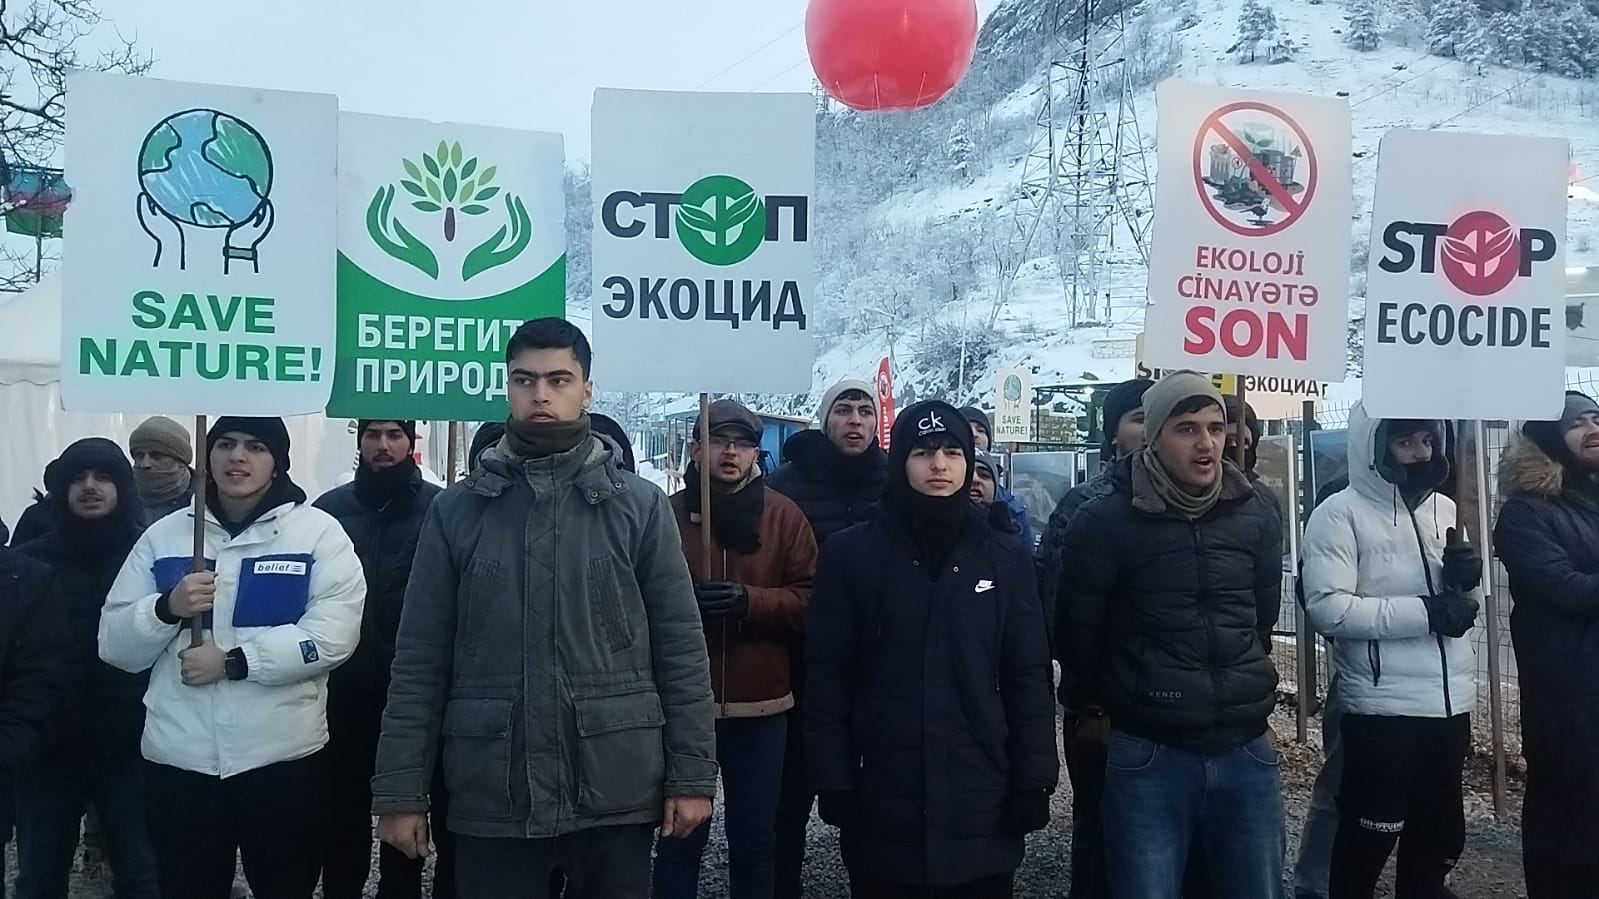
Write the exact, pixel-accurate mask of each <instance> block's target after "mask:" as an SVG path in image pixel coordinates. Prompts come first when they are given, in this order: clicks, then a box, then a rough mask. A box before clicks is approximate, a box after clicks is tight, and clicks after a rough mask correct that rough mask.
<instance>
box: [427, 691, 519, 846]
mask: <svg viewBox="0 0 1599 899" xmlns="http://www.w3.org/2000/svg"><path fill="white" fill-rule="evenodd" d="M514 708H515V704H514V703H512V701H511V700H509V699H452V700H450V703H449V704H448V705H446V706H445V707H444V778H445V785H446V786H447V787H448V789H449V793H450V810H451V812H453V813H458V814H460V815H461V816H462V817H466V818H478V819H486V820H508V819H509V818H510V817H511V715H512V712H513V710H514Z"/></svg>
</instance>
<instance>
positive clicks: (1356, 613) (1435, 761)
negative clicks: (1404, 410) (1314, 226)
mask: <svg viewBox="0 0 1599 899" xmlns="http://www.w3.org/2000/svg"><path fill="white" fill-rule="evenodd" d="M1444 432H1445V429H1444V424H1443V422H1441V421H1417V420H1409V419H1375V418H1372V417H1370V416H1368V415H1367V414H1366V411H1365V408H1364V407H1363V406H1362V405H1361V404H1359V403H1357V404H1356V405H1355V407H1354V408H1353V409H1352V410H1351V411H1350V415H1349V488H1348V489H1346V490H1342V491H1339V492H1338V493H1336V494H1334V495H1332V496H1331V497H1329V498H1328V499H1327V500H1326V501H1325V502H1323V503H1322V504H1321V505H1320V506H1317V507H1316V511H1315V512H1314V513H1313V514H1312V515H1311V519H1310V524H1309V525H1307V526H1306V528H1305V552H1304V573H1303V578H1304V584H1305V610H1306V612H1307V613H1308V614H1309V616H1310V621H1311V624H1312V625H1313V626H1314V627H1315V628H1316V630H1317V631H1318V632H1319V633H1321V634H1323V635H1325V636H1327V637H1331V638H1332V640H1333V643H1332V646H1333V653H1334V655H1335V664H1336V668H1337V670H1338V678H1339V688H1338V696H1339V702H1340V703H1341V711H1342V713H1343V715H1342V718H1341V722H1340V724H1339V730H1340V739H1341V741H1342V745H1343V755H1344V768H1343V776H1342V779H1341V780H1340V787H1339V793H1338V815H1339V822H1338V834H1337V836H1336V837H1335V838H1334V841H1333V856H1332V866H1331V872H1332V873H1331V879H1330V881H1329V883H1328V891H1329V895H1330V896H1331V897H1333V899H1370V897H1371V896H1372V894H1373V891H1374V890H1375V889H1376V887H1377V881H1378V878H1379V877H1380V876H1381V875H1382V870H1383V867H1384V866H1385V865H1386V864H1387V862H1388V856H1389V855H1390V854H1391V853H1392V852H1393V850H1394V846H1395V844H1397V845H1398V847H1399V867H1398V881H1397V887H1396V889H1397V891H1398V894H1399V895H1401V896H1437V895H1442V893H1441V892H1440V891H1441V890H1442V889H1443V885H1444V878H1445V877H1446V876H1447V875H1448V874H1449V870H1450V869H1451V868H1453V867H1454V864H1455V860H1456V859H1458V858H1459V857H1460V851H1461V849H1463V848H1464V847H1465V842H1466V830H1465V826H1466V822H1465V812H1464V810H1463V807H1462V801H1463V800H1462V795H1461V775H1462V768H1463V767H1464V765H1465V760H1466V754H1467V752H1469V751H1470V748H1471V709H1472V705H1473V703H1474V702H1475V701H1476V696H1477V686H1476V680H1475V675H1476V670H1477V664H1476V656H1475V654H1474V653H1473V651H1472V646H1471V641H1470V640H1469V639H1467V636H1466V635H1467V634H1468V633H1470V631H1471V627H1472V624H1473V622H1474V621H1475V620H1476V617H1477V600H1476V599H1475V598H1474V597H1473V596H1472V592H1473V591H1475V590H1476V588H1477V585H1478V584H1479V583H1480V582H1481V580H1482V558H1481V556H1480V555H1479V554H1478V553H1477V551H1476V550H1475V549H1474V548H1473V547H1472V546H1470V545H1469V544H1466V543H1462V542H1458V541H1455V540H1453V539H1452V538H1453V537H1454V535H1455V531H1454V528H1453V526H1452V525H1453V523H1454V521H1455V504H1454V501H1453V500H1451V499H1449V498H1448V497H1446V496H1443V495H1441V494H1440V493H1439V492H1438V489H1439V487H1440V486H1442V485H1443V483H1444V481H1445V480H1446V479H1447V478H1448V477H1449V460H1448V457H1447V456H1445V455H1444V453H1443V444H1444ZM1446 535H1447V537H1448V538H1450V539H1448V540H1447V541H1446Z"/></svg>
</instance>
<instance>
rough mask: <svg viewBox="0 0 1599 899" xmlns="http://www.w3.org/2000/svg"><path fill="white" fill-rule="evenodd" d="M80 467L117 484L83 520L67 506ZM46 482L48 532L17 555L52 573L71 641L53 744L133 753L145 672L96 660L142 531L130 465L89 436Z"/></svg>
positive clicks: (139, 732)
mask: <svg viewBox="0 0 1599 899" xmlns="http://www.w3.org/2000/svg"><path fill="white" fill-rule="evenodd" d="M87 468H94V469H98V470H99V471H102V472H104V473H105V474H107V475H110V477H111V479H112V481H113V482H114V483H115V484H116V487H117V506H116V509H115V510H114V511H113V512H112V513H111V515H110V516H108V517H107V518H103V519H99V520H96V521H84V520H82V519H79V518H77V517H75V516H73V515H72V514H71V512H70V511H68V509H67V497H68V495H69V494H70V491H71V486H70V485H71V483H72V480H73V478H74V477H76V476H77V475H78V474H79V473H80V472H82V471H83V470H85V469H87ZM45 478H46V482H47V484H49V493H48V496H49V500H48V502H49V517H50V531H49V532H48V533H46V534H44V535H43V536H40V537H35V538H34V539H33V540H31V541H29V542H28V543H26V544H24V545H22V546H21V547H20V548H18V550H17V551H18V552H19V553H21V554H22V555H25V556H28V557H29V558H32V559H34V560H37V561H39V562H43V563H44V564H46V565H48V566H50V568H51V569H52V570H54V572H55V579H56V585H57V588H58V589H59V591H60V597H61V601H62V604H63V608H64V609H65V611H66V616H67V626H68V631H69V634H70V636H71V639H72V653H71V658H72V667H73V672H74V677H73V683H72V693H71V694H70V695H69V697H68V699H67V701H66V703H65V707H64V709H63V711H62V717H61V722H60V733H59V737H60V739H59V740H58V741H57V743H55V744H54V745H55V746H57V747H58V748H60V749H62V750H63V751H66V752H69V753H75V754H76V753H86V754H87V753H92V754H94V755H96V756H100V757H125V756H128V755H134V756H137V755H138V753H139V743H140V739H141V738H142V737H143V735H144V694H145V690H146V689H147V688H148V687H149V685H150V675H149V673H148V672H145V673H143V674H129V673H128V672H126V671H122V670H120V669H118V668H114V667H112V666H110V665H108V664H106V663H105V662H102V661H100V645H99V634H100V610H101V608H103V607H104V606H105V601H106V595H107V594H109V593H110V592H111V585H112V583H114V582H115V581H116V579H117V574H118V573H119V572H121V570H122V564H123V562H125V561H127V558H128V554H129V553H130V552H132V551H133V545H134V544H135V543H137V542H138V540H139V535H140V534H141V533H143V530H144V525H143V520H144V507H143V506H142V505H140V503H139V494H138V493H137V491H136V488H135V486H134V481H133V468H132V466H131V465H130V464H129V463H128V461H127V457H126V456H124V455H123V454H122V449H121V448H120V447H118V446H117V445H116V444H115V443H112V442H111V441H109V440H103V439H100V438H89V439H86V440H80V441H78V442H76V443H73V444H72V445H71V446H69V447H67V449H66V450H64V451H63V452H62V454H61V458H59V459H57V460H56V461H54V462H52V463H50V468H48V469H46V473H45Z"/></svg>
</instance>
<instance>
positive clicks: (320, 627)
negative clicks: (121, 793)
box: [100, 503, 366, 778]
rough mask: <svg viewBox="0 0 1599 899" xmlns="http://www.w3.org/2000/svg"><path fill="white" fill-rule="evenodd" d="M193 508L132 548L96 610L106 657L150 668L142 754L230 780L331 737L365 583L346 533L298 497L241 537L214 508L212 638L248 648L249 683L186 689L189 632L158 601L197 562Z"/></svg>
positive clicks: (209, 521) (208, 546)
mask: <svg viewBox="0 0 1599 899" xmlns="http://www.w3.org/2000/svg"><path fill="white" fill-rule="evenodd" d="M193 552H194V513H193V512H192V511H182V512H174V513H173V514H171V515H168V516H167V517H165V518H163V519H161V520H160V521H158V522H156V523H155V524H154V525H151V527H150V529H149V530H147V531H145V532H144V536H143V537H141V538H140V539H139V542H138V543H137V544H136V545H135V546H134V548H133V552H132V553H131V554H130V555H129V556H128V560H127V562H126V563H125V564H124V565H123V566H122V572H121V573H120V574H119V575H117V580H116V583H115V584H113V585H112V587H111V593H110V596H109V597H108V598H107V599H106V604H105V608H104V609H103V610H102V611H101V614H100V658H102V659H104V660H105V661H106V662H108V663H110V664H112V665H115V666H116V667H118V668H121V669H123V670H125V671H133V672H139V671H145V670H151V669H153V670H151V676H150V689H149V690H148V691H147V692H146V693H145V698H144V704H145V707H146V709H147V710H148V714H147V715H146V716H145V724H144V741H143V749H144V757H145V758H147V759H149V760H150V761H152V762H157V763H159V764H163V765H170V766H172V767H174V768H181V769H183V770H185V771H194V772H198V773H201V774H210V775H216V776H220V777H224V778H225V777H230V776H232V775H235V774H242V773H244V772H246V771H252V770H255V769H257V768H261V767H265V766H267V765H272V764H276V763H278V762H286V761H293V760H295V759H300V758H305V757H306V756H308V755H311V754H312V753H314V752H316V751H317V750H319V749H321V748H322V747H323V746H324V745H326V744H327V741H328V724H327V679H328V672H329V671H331V670H332V669H334V668H335V667H337V666H338V665H339V664H340V663H341V662H343V661H344V660H345V659H347V658H349V657H350V654H351V653H352V652H354V651H355V644H356V641H357V640H358V639H359V638H360V635H361V608H362V604H363V602H364V600H365V598H366V578H365V577H364V575H363V574H362V569H361V560H360V559H359V558H357V557H356V554H355V547H354V545H352V544H351V543H350V538H349V537H348V536H346V535H345V533H344V529H343V528H342V527H340V526H339V523H338V522H337V521H335V520H334V519H333V517H332V516H330V515H328V514H327V513H325V512H323V511H321V510H320V509H316V508H313V507H311V506H309V505H306V504H303V503H286V504H284V505H281V506H278V507H277V508H275V509H273V510H271V511H270V512H267V513H266V514H264V515H262V516H261V518H260V519H258V520H257V521H256V522H254V523H253V524H251V525H250V526H249V527H248V528H246V529H245V530H244V532H243V533H241V534H239V535H238V536H237V537H229V536H228V532H227V531H226V530H224V529H223V528H222V526H221V525H220V524H218V523H217V521H216V519H215V518H214V517H212V516H211V515H210V514H209V513H208V514H207V516H206V533H205V554H206V558H207V559H208V560H214V562H215V568H216V573H217V596H216V603H215V605H214V607H213V610H212V617H213V619H214V625H215V626H214V629H213V630H212V631H211V632H210V636H211V638H212V639H214V640H215V641H216V644H217V645H218V646H219V647H221V648H222V650H223V651H224V652H225V651H227V650H229V649H232V648H234V647H240V648H242V649H243V651H244V658H245V662H246V668H247V673H246V677H245V679H244V680H241V681H231V680H222V681H220V682H218V683H215V684H211V685H210V686H206V687H189V686H184V684H183V680H182V676H181V672H182V668H181V666H180V661H179V658H178V653H179V652H181V651H182V650H184V649H187V648H188V646H189V632H188V630H187V629H185V628H183V627H181V626H179V625H176V624H167V623H166V622H164V621H162V620H161V619H160V618H158V617H157V616H156V612H155V608H156V600H158V599H159V598H160V597H161V595H162V594H163V593H165V592H166V591H169V590H171V589H172V588H173V587H174V586H176V585H177V583H178V581H179V580H180V579H182V577H183V576H184V575H185V574H187V573H188V572H189V571H190V570H191V569H192V568H193V565H192V560H193Z"/></svg>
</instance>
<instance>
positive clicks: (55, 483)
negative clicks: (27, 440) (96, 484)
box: [44, 437, 134, 502]
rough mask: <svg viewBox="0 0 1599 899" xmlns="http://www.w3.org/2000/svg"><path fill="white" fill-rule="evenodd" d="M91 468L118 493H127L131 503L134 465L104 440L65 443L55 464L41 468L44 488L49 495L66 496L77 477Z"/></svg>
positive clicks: (109, 442) (110, 443) (115, 446)
mask: <svg viewBox="0 0 1599 899" xmlns="http://www.w3.org/2000/svg"><path fill="white" fill-rule="evenodd" d="M90 469H93V470H95V471H99V472H101V473H102V474H105V475H106V476H107V477H109V478H111V480H112V481H114V482H116V485H117V489H118V490H125V491H128V494H127V496H126V497H124V498H125V499H127V500H128V501H129V502H132V501H133V498H134V497H133V492H132V491H133V466H132V465H131V464H129V463H128V457H127V456H126V455H124V454H123V452H122V447H120V446H117V445H116V444H115V443H113V442H111V441H110V440H107V439H105V438H104V437H85V438H84V439H82V440H75V441H73V442H72V443H70V444H68V446H67V448H66V449H64V450H62V451H61V455H60V456H59V457H58V458H56V459H55V461H53V462H51V463H50V464H49V465H46V466H45V467H44V489H45V491H46V492H47V493H49V494H50V495H51V496H66V494H67V488H68V487H70V486H71V485H72V482H73V481H74V480H76V479H77V477H78V475H80V474H82V473H83V472H85V471H89V470H90Z"/></svg>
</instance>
